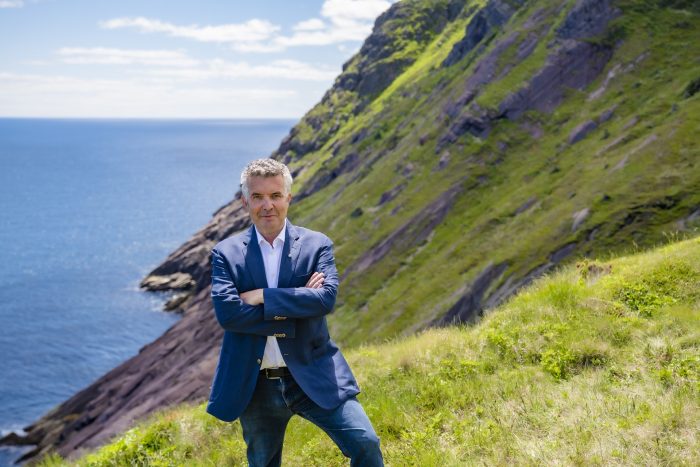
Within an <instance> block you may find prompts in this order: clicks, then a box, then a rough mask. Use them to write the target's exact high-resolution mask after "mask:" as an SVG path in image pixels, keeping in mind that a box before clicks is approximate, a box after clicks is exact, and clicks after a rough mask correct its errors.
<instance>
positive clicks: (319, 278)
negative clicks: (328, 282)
mask: <svg viewBox="0 0 700 467" xmlns="http://www.w3.org/2000/svg"><path fill="white" fill-rule="evenodd" d="M323 280H324V275H323V273H322V272H315V273H313V274H311V277H310V278H309V281H308V282H307V283H306V287H308V288H310V289H318V288H320V287H321V286H322V285H323Z"/></svg>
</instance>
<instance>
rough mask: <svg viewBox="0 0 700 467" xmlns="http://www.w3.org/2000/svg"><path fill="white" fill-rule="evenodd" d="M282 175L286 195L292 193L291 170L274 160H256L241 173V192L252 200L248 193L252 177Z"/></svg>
mask: <svg viewBox="0 0 700 467" xmlns="http://www.w3.org/2000/svg"><path fill="white" fill-rule="evenodd" d="M277 175H282V178H284V191H285V195H286V194H287V193H291V192H292V174H291V173H290V172H289V168H287V166H286V165H284V164H283V163H281V162H277V161H276V160H274V159H256V160H254V161H252V162H249V163H248V165H246V166H245V169H243V172H241V192H242V193H243V197H244V198H245V199H250V198H249V196H250V192H249V191H248V179H249V178H250V177H275V176H277Z"/></svg>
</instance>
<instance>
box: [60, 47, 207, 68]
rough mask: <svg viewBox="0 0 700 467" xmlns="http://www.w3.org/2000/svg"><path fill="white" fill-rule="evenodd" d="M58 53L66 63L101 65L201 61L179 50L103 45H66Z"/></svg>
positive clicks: (174, 64)
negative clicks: (121, 47)
mask: <svg viewBox="0 0 700 467" xmlns="http://www.w3.org/2000/svg"><path fill="white" fill-rule="evenodd" d="M58 55H60V56H61V59H62V61H63V62H65V63H70V64H99V65H150V66H168V67H188V66H196V65H197V64H198V63H199V62H198V61H197V60H194V59H192V58H190V57H188V56H187V55H186V54H185V53H184V52H182V51H179V50H133V49H131V50H130V49H111V48H103V47H90V48H86V47H64V48H61V49H59V50H58Z"/></svg>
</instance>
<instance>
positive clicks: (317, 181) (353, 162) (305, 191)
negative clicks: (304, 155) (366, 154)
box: [296, 152, 362, 199]
mask: <svg viewBox="0 0 700 467" xmlns="http://www.w3.org/2000/svg"><path fill="white" fill-rule="evenodd" d="M334 162H335V161H334V160H332V159H331V160H330V161H328V164H324V165H323V167H321V169H319V170H318V171H316V173H315V174H314V175H313V177H311V179H310V180H309V181H308V182H307V183H306V184H305V185H304V187H303V188H302V189H301V191H300V192H299V193H298V194H297V196H296V197H297V199H303V198H306V197H307V196H309V195H310V194H311V193H315V192H316V191H318V190H321V189H322V188H324V187H325V186H327V185H328V184H329V183H331V182H332V181H333V180H335V179H336V178H338V177H339V176H340V175H342V174H344V173H347V172H351V171H353V170H355V169H356V168H357V167H359V165H360V164H361V162H362V160H361V159H360V155H359V154H357V153H356V152H351V153H349V154H346V155H345V157H343V159H342V160H341V161H340V163H339V164H338V165H337V166H336V167H334V168H329V165H330V164H332V163H334Z"/></svg>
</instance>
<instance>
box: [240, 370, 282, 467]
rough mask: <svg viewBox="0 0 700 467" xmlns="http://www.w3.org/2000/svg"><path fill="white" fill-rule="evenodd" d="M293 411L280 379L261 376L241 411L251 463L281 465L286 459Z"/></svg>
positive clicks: (264, 466)
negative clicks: (287, 432) (284, 449)
mask: <svg viewBox="0 0 700 467" xmlns="http://www.w3.org/2000/svg"><path fill="white" fill-rule="evenodd" d="M291 417H292V412H291V411H290V410H289V408H288V407H287V404H286V403H285V401H284V397H282V385H281V383H280V380H279V379H267V378H265V377H264V376H259V377H258V381H257V384H256V386H255V392H254V393H253V399H252V400H251V401H250V403H249V404H248V407H246V409H245V411H244V412H243V414H242V415H241V427H242V428H243V439H244V440H245V443H246V446H247V447H248V450H247V455H248V464H249V465H250V466H251V467H268V466H270V467H271V466H279V465H280V464H281V463H282V444H283V442H284V431H285V429H286V428H287V423H289V419H290V418H291Z"/></svg>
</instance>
